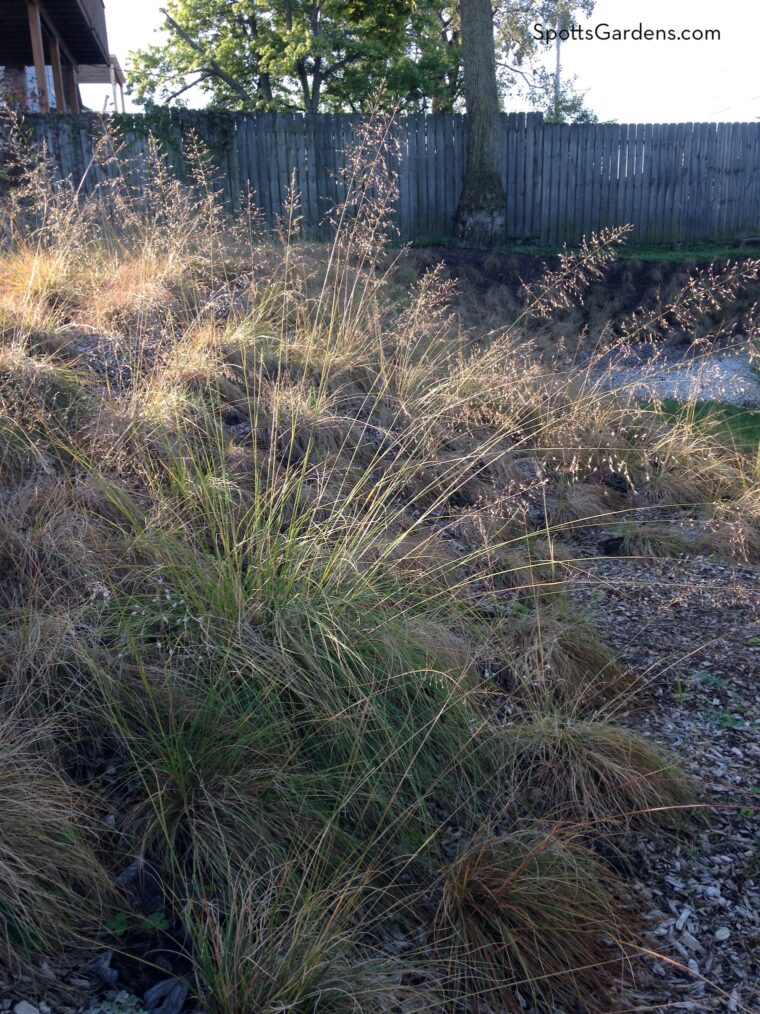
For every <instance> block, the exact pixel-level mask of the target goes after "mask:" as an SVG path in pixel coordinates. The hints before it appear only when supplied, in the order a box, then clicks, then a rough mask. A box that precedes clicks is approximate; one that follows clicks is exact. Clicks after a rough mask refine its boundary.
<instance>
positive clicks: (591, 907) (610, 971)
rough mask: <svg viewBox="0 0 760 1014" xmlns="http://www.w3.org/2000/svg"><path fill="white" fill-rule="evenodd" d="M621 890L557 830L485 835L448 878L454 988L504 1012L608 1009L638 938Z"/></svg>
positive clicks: (448, 954) (447, 930) (443, 914)
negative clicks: (626, 949) (626, 951)
mask: <svg viewBox="0 0 760 1014" xmlns="http://www.w3.org/2000/svg"><path fill="white" fill-rule="evenodd" d="M620 894H621V885H620V884H619V883H617V882H616V881H615V878H614V877H613V876H612V875H611V874H610V873H609V872H608V871H607V870H606V869H605V868H604V867H603V866H602V865H601V864H600V863H599V862H598V861H597V860H596V859H594V857H593V856H592V855H591V854H590V853H589V852H588V851H586V850H585V849H584V848H583V847H582V846H581V845H580V844H579V843H578V842H577V841H576V840H574V839H573V838H572V837H566V836H563V834H562V833H561V832H559V831H557V830H556V829H547V830H541V829H538V828H537V829H530V830H525V831H517V832H513V833H512V834H509V835H505V836H484V837H483V838H482V839H476V840H474V841H473V842H472V843H470V844H469V845H467V846H466V847H465V848H464V849H463V850H462V852H461V854H460V855H459V856H458V857H457V859H455V860H454V862H453V863H452V864H451V867H450V868H449V870H448V871H447V872H446V877H445V880H444V884H443V890H442V896H441V901H440V905H439V909H438V913H437V916H436V923H435V929H436V936H437V946H438V950H439V953H440V954H441V955H442V959H443V960H444V961H448V962H449V963H450V967H451V970H452V973H451V974H452V977H453V979H454V984H455V988H456V990H457V991H458V992H460V993H461V994H462V995H465V996H467V995H469V994H473V995H477V996H480V997H482V998H483V999H484V1000H485V1001H486V1002H487V1003H489V1004H494V1003H496V1004H498V1005H499V1009H500V1010H505V1011H520V1010H523V1009H524V1006H525V1004H526V1002H527V1003H528V1004H529V1006H531V1007H533V1008H534V1009H538V1010H541V1009H551V1004H552V1002H554V1003H560V1004H564V1003H568V1004H570V1005H572V1004H573V1003H575V1002H576V1000H577V999H578V998H581V997H582V998H583V1003H584V1007H585V1009H586V1010H588V1011H606V1010H609V1000H610V997H611V996H612V995H613V981H614V979H615V978H616V977H618V976H619V975H620V973H621V971H622V969H623V968H624V965H625V960H624V959H623V958H622V957H621V952H620V948H621V946H624V942H625V941H626V940H628V939H630V934H631V927H630V915H629V914H628V913H625V912H624V910H623V907H622V906H621V904H620V900H619V898H620Z"/></svg>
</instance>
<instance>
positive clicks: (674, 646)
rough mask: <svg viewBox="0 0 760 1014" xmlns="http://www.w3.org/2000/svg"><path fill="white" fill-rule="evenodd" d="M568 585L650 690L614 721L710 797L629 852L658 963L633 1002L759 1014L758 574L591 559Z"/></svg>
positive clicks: (701, 565) (694, 564)
mask: <svg viewBox="0 0 760 1014" xmlns="http://www.w3.org/2000/svg"><path fill="white" fill-rule="evenodd" d="M583 549H584V551H585V552H587V553H588V552H593V547H591V546H590V545H588V543H587V544H586V546H584V547H583ZM574 584H575V590H574V594H575V595H576V596H577V598H578V599H579V600H581V601H582V603H583V604H584V605H585V606H586V607H587V608H590V609H591V611H592V612H594V613H595V614H596V616H597V617H598V618H599V620H600V621H601V623H602V627H603V629H604V630H605V632H606V635H607V637H608V639H609V641H610V642H611V644H612V645H613V647H614V648H615V649H616V650H617V652H618V654H619V656H620V657H621V658H623V659H624V660H626V661H627V662H628V664H629V665H630V667H631V669H632V671H633V672H635V673H636V674H637V675H639V676H641V677H643V680H644V686H643V690H641V691H639V693H638V694H636V696H635V700H634V701H633V702H632V705H631V708H630V709H627V710H626V709H624V710H623V712H622V714H621V715H620V716H619V720H621V721H622V722H624V723H625V724H628V725H630V726H631V727H632V728H633V729H635V731H636V732H638V733H639V734H643V735H644V736H648V737H651V738H652V739H653V740H656V741H657V742H658V743H660V744H661V745H663V746H665V747H667V748H668V749H669V750H671V751H672V752H674V753H675V754H676V755H677V756H678V757H679V758H680V761H681V763H682V765H683V767H684V768H685V770H686V771H687V772H689V773H690V774H692V775H693V776H694V777H695V779H696V780H697V781H698V783H699V784H700V786H701V789H702V801H703V806H704V809H703V810H702V811H701V812H700V815H699V819H697V820H695V821H694V823H693V825H692V826H691V827H690V828H689V829H688V832H687V833H686V834H682V835H679V836H678V837H677V838H676V839H675V840H669V839H666V840H658V841H655V840H652V839H647V838H644V837H642V838H641V839H639V840H638V842H637V843H636V844H635V846H634V857H635V858H634V865H635V878H636V879H635V882H634V889H635V890H636V892H637V893H638V894H639V896H640V898H641V900H642V902H643V906H644V911H645V912H646V913H647V919H648V925H649V929H648V937H649V942H650V946H651V947H652V950H653V951H657V952H660V953H662V954H663V956H664V957H663V958H662V959H656V958H653V959H652V960H651V961H649V962H648V968H649V972H650V973H651V975H645V976H644V977H643V978H644V979H645V980H646V981H642V982H641V983H640V984H639V987H640V988H639V989H638V990H635V991H634V992H633V993H632V994H631V1000H634V999H635V1000H638V1002H639V1003H640V1004H641V1005H642V1006H640V1007H638V1008H635V1009H646V1010H656V1011H664V1010H666V1009H668V1010H672V1009H677V1010H691V1011H713V1010H721V1011H722V1010H725V1011H760V700H759V699H758V692H757V684H758V676H759V675H760V574H758V572H757V570H755V569H753V568H747V567H729V566H722V565H720V564H716V563H714V562H712V561H711V560H707V559H704V558H699V557H695V558H692V559H681V560H640V559H636V560H632V559H624V558H611V559H596V558H589V559H587V560H584V561H581V562H580V563H579V564H578V570H577V574H576V580H575V582H574ZM634 708H635V711H634Z"/></svg>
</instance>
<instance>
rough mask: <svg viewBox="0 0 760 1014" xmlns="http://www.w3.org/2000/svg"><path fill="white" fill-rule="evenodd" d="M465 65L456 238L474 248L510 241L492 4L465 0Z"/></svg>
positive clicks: (462, 19)
mask: <svg viewBox="0 0 760 1014" xmlns="http://www.w3.org/2000/svg"><path fill="white" fill-rule="evenodd" d="M460 11H461V33H462V64H463V71H464V79H463V86H464V98H465V106H466V109H467V170H466V172H465V177H464V181H463V184H462V194H461V196H460V198H459V206H458V208H457V210H456V214H455V215H454V234H455V236H456V237H457V238H458V239H460V240H462V241H463V242H465V243H469V244H471V245H473V246H482V247H488V246H497V245H498V244H499V243H503V242H504V241H505V239H506V225H507V200H506V195H505V193H504V187H503V186H502V182H501V151H500V148H501V143H500V142H501V122H500V117H499V114H500V109H499V91H498V87H497V84H496V56H495V47H494V38H493V13H492V10H491V0H461V6H460Z"/></svg>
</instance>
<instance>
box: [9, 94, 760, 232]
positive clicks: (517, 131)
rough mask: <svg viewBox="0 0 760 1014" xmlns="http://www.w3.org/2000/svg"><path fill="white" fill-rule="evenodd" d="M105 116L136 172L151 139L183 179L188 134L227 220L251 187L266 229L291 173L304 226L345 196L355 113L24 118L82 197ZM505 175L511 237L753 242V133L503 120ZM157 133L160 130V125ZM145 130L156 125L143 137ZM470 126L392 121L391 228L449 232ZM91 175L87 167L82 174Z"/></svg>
mask: <svg viewBox="0 0 760 1014" xmlns="http://www.w3.org/2000/svg"><path fill="white" fill-rule="evenodd" d="M109 119H111V120H113V121H114V123H113V126H114V127H115V128H116V130H117V131H118V132H119V133H120V134H121V136H122V137H123V139H124V141H125V143H126V145H127V150H128V152H129V154H130V155H132V156H135V157H136V159H137V163H138V164H139V161H140V157H141V155H142V154H143V153H144V152H145V149H146V145H147V134H148V132H149V130H151V129H155V130H156V133H157V135H158V137H159V140H160V141H161V142H162V144H163V146H164V148H165V150H166V151H167V154H168V156H169V159H170V161H171V163H172V165H173V166H174V167H175V168H176V169H177V170H178V171H179V172H182V171H183V164H184V161H183V154H182V150H183V137H184V138H185V140H187V138H188V137H189V135H190V132H191V131H193V132H195V133H196V134H197V135H198V136H199V137H200V138H201V139H202V140H203V142H204V143H205V145H206V146H207V147H208V150H209V151H210V153H211V157H212V159H213V161H214V164H215V165H216V166H217V167H218V172H219V178H220V184H221V186H222V188H223V192H224V199H225V202H226V203H227V205H228V207H229V208H230V210H232V211H233V212H236V211H238V210H239V209H240V207H241V200H242V195H243V194H245V193H246V191H247V190H248V188H250V189H251V190H252V191H253V194H254V197H255V200H256V202H257V203H258V204H259V206H260V207H261V209H262V211H263V212H264V214H265V215H266V217H267V219H268V220H269V222H273V221H274V219H275V216H276V215H277V214H278V213H279V212H280V210H281V208H282V205H283V201H284V200H285V195H286V191H287V187H288V184H289V182H290V179H291V177H292V175H293V174H295V178H296V184H297V187H298V190H299V192H300V195H301V205H302V214H303V226H304V230H305V231H306V232H307V233H309V234H312V235H317V236H325V235H327V234H328V232H329V226H328V225H327V224H326V223H325V215H326V213H327V211H328V210H329V208H330V207H332V206H333V205H334V204H335V203H336V202H338V201H339V200H340V199H341V197H342V196H343V186H342V181H341V178H340V170H341V169H342V168H343V167H344V166H345V160H346V151H347V149H348V148H349V147H350V146H351V145H352V144H353V143H355V137H356V131H357V129H358V127H359V125H360V123H361V117H358V116H349V115H330V114H321V113H320V114H316V115H313V114H312V115H305V116H304V115H301V114H295V113H292V114H290V113H249V114H232V113H222V114H220V113H217V112H206V111H188V110H183V111H180V112H173V113H172V115H171V116H167V117H164V118H161V119H160V120H158V121H150V120H148V119H145V118H143V117H140V116H126V117H124V116H121V117H102V116H95V115H85V116H60V115H50V116H42V115H30V116H28V117H26V119H25V123H26V124H27V126H28V128H29V129H30V131H31V134H32V137H33V139H34V141H35V142H36V143H38V144H41V143H42V141H44V142H45V143H46V144H47V146H48V149H49V151H50V152H51V154H52V156H53V158H54V160H55V164H56V166H57V171H58V172H60V173H61V175H63V176H65V175H71V176H72V177H73V178H74V179H75V180H76V181H77V182H79V180H80V179H81V178H82V177H83V176H84V175H85V171H86V170H87V172H86V181H85V185H84V187H83V189H84V190H87V189H88V188H91V186H92V185H94V184H95V183H96V182H97V181H98V179H100V178H102V177H103V175H104V174H108V173H109V172H111V171H113V170H112V169H109V168H108V167H106V168H105V169H103V168H102V167H99V166H93V165H90V162H91V158H92V153H93V148H94V143H95V138H96V137H98V136H99V134H100V133H101V132H102V130H103V124H104V122H106V123H107V122H108V120H109ZM500 120H501V128H502V142H501V149H502V177H503V181H504V188H505V193H506V201H507V232H508V238H509V239H510V240H524V241H528V242H540V243H547V244H560V243H563V242H567V243H576V242H578V241H579V240H580V239H581V238H582V236H584V235H588V234H590V233H591V232H592V231H598V230H599V229H601V228H602V227H603V226H611V225H621V224H623V223H627V222H631V223H633V224H634V225H635V227H636V228H635V231H634V234H633V236H632V242H634V243H688V242H695V241H721V242H726V241H733V240H738V239H743V238H750V237H751V238H755V237H757V236H758V235H760V124H757V123H718V124H716V123H669V124H604V123H594V124H573V125H565V124H549V123H544V122H543V118H542V116H541V114H540V113H527V114H525V113H509V114H506V113H504V114H502V115H501V117H500ZM156 122H157V123H158V124H159V126H157V127H155V123H156ZM151 124H153V125H154V126H153V127H152V126H151ZM465 131H466V120H465V117H463V116H459V115H450V114H432V115H422V114H420V115H413V116H404V117H400V118H399V119H398V120H397V121H396V123H395V125H394V128H393V132H394V136H395V140H396V142H397V146H398V152H399V158H398V161H396V158H395V156H389V157H392V158H393V162H394V166H393V168H394V169H395V170H396V171H397V172H398V176H399V197H398V202H397V208H396V225H397V226H398V229H399V230H400V235H401V239H402V240H404V241H410V240H412V241H426V240H437V239H442V238H444V237H446V236H449V235H450V234H451V228H452V216H453V215H454V211H455V209H456V205H457V201H458V198H459V193H460V190H461V184H462V177H463V173H464V170H465V164H466V157H465ZM88 166H89V169H88Z"/></svg>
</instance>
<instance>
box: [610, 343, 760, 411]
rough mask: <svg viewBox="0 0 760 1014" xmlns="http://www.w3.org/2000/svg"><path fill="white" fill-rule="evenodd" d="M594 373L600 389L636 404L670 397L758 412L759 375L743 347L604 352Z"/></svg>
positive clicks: (648, 346) (642, 347) (640, 347)
mask: <svg viewBox="0 0 760 1014" xmlns="http://www.w3.org/2000/svg"><path fill="white" fill-rule="evenodd" d="M594 373H595V376H596V377H597V383H598V384H599V386H600V387H601V388H603V389H604V390H619V391H620V392H621V393H624V394H626V395H627V396H628V397H631V398H634V399H636V400H637V401H647V400H651V399H665V398H676V399H678V401H696V402H701V401H720V402H723V403H725V404H727V405H738V406H742V407H744V408H760V374H758V372H757V371H756V369H755V368H754V366H753V364H752V362H751V358H750V353H749V350H748V349H747V348H739V349H737V348H736V347H733V348H729V349H723V350H716V351H710V352H706V351H705V348H704V347H703V346H687V347H684V346H670V347H667V346H666V347H657V346H653V345H651V344H646V345H637V346H634V347H633V348H632V349H630V350H627V351H622V350H615V351H614V352H611V353H608V354H607V355H606V356H605V357H604V359H603V360H602V361H601V363H600V364H599V366H598V367H596V368H595V370H594Z"/></svg>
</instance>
